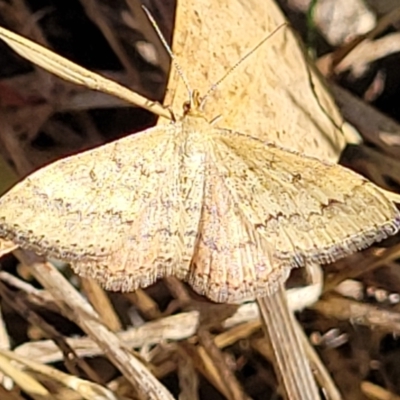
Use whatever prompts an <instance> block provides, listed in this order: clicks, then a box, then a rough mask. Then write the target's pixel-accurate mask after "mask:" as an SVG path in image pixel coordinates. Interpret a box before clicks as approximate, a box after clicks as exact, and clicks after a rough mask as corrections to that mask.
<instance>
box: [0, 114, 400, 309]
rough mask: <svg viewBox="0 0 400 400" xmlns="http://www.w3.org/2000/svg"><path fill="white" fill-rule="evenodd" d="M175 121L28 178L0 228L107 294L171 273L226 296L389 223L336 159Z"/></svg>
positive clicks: (260, 291)
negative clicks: (321, 158) (325, 160)
mask: <svg viewBox="0 0 400 400" xmlns="http://www.w3.org/2000/svg"><path fill="white" fill-rule="evenodd" d="M186 118H187V122H188V123H186V120H185V118H184V119H183V122H178V123H175V124H171V125H168V126H160V127H157V128H151V129H149V130H147V131H144V132H142V133H139V134H137V135H133V136H128V137H126V138H124V139H121V140H119V141H116V142H113V143H111V144H107V145H104V146H101V147H99V148H97V149H94V150H90V151H87V152H84V153H81V154H78V155H76V156H72V157H69V158H66V159H63V160H60V161H58V162H56V163H54V164H51V165H49V166H47V167H45V168H43V169H41V170H39V171H37V172H36V173H34V174H32V175H31V176H30V177H28V178H26V179H25V180H24V181H22V182H21V183H19V184H17V185H16V186H15V187H14V188H13V189H12V190H11V191H10V192H9V193H8V194H6V195H5V196H4V197H3V198H1V199H0V237H2V238H3V239H5V240H8V241H12V242H14V243H16V244H18V245H19V246H21V247H23V248H26V249H31V250H34V251H36V252H38V253H41V254H46V255H48V256H52V257H56V258H60V259H63V260H65V261H70V262H71V264H72V266H73V267H74V269H75V271H76V272H77V273H79V274H81V275H85V276H91V277H94V278H96V279H97V280H98V281H100V283H102V284H103V285H104V286H105V287H106V288H108V289H112V290H124V291H128V290H134V289H136V288H138V287H145V286H148V285H149V284H151V283H153V282H154V281H155V280H156V279H157V278H160V277H163V276H170V275H173V276H176V277H178V278H180V279H183V280H185V281H187V282H189V284H190V285H191V286H192V287H193V288H194V289H195V290H196V291H197V292H199V293H201V294H204V295H206V296H207V297H209V298H211V299H212V300H215V301H221V302H236V301H240V300H242V299H243V298H248V297H255V296H264V295H267V294H268V293H270V292H272V291H273V290H274V288H275V287H276V286H277V284H278V283H279V282H281V281H282V280H284V279H286V277H287V275H288V273H289V271H290V269H291V268H292V267H295V266H303V265H305V263H307V262H319V263H327V262H332V261H334V260H336V259H338V258H340V257H343V256H345V255H347V254H350V253H352V252H355V251H357V250H360V249H363V248H365V247H367V246H369V245H370V244H371V243H373V242H375V241H379V240H382V239H384V238H386V237H387V236H388V235H392V234H394V233H396V232H397V231H398V229H399V226H400V217H399V212H398V211H397V209H396V207H395V205H394V204H393V203H392V202H391V201H390V200H388V199H387V198H386V197H385V196H384V195H383V193H382V192H381V191H380V190H379V189H378V188H377V187H376V186H375V185H373V184H372V183H370V182H369V181H368V180H366V179H364V178H362V177H361V176H359V175H357V174H355V173H353V172H351V171H349V170H347V169H346V168H344V167H341V166H338V165H336V164H327V163H323V162H321V161H319V160H317V159H313V158H310V157H305V156H303V155H299V154H296V153H294V152H290V151H287V150H285V149H282V148H279V147H277V146H274V145H270V144H265V143H263V142H261V141H260V140H258V139H255V138H252V137H249V136H246V135H243V134H240V133H237V132H232V131H229V130H225V129H219V128H214V127H212V126H211V125H209V124H208V123H203V122H201V123H198V121H197V122H196V123H193V124H192V123H191V120H190V118H193V117H186Z"/></svg>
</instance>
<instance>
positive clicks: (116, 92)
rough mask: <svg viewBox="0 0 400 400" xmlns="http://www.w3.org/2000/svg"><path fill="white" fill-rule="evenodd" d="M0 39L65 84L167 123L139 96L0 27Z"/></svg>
mask: <svg viewBox="0 0 400 400" xmlns="http://www.w3.org/2000/svg"><path fill="white" fill-rule="evenodd" d="M0 38H1V39H2V40H4V41H5V42H6V43H7V44H8V45H9V46H10V47H11V48H12V49H13V50H14V51H15V52H17V53H18V54H19V55H21V56H22V57H24V58H26V59H28V60H30V61H32V62H33V63H35V64H37V65H39V66H40V67H42V68H44V69H45V70H46V71H48V72H51V73H52V74H55V75H57V76H59V77H60V78H62V79H65V80H66V81H69V82H72V83H75V84H77V85H81V86H85V87H88V88H90V89H93V90H97V91H101V92H104V93H107V94H110V95H112V96H115V97H118V98H120V99H122V100H125V101H127V102H129V103H131V104H134V105H136V106H139V107H142V108H144V109H146V110H148V111H150V112H152V113H154V114H157V115H159V116H162V117H164V118H168V119H171V113H170V112H169V111H168V110H167V109H166V108H165V107H163V106H162V105H161V104H159V103H157V102H154V101H151V100H149V99H147V98H145V97H143V96H140V95H139V94H137V93H135V92H133V91H131V90H130V89H128V88H126V87H124V86H122V85H119V84H118V83H116V82H114V81H112V80H110V79H107V78H105V77H103V76H101V75H99V74H96V73H94V72H91V71H89V70H87V69H86V68H83V67H81V66H79V65H77V64H75V63H73V62H72V61H69V60H67V59H66V58H64V57H61V56H59V55H58V54H56V53H54V52H52V51H50V50H48V49H46V48H45V47H43V46H40V45H39V44H37V43H35V42H32V41H31V40H29V39H26V38H24V37H23V36H20V35H18V34H16V33H13V32H11V31H9V30H8V29H5V28H3V27H0Z"/></svg>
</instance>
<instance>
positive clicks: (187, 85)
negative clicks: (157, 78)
mask: <svg viewBox="0 0 400 400" xmlns="http://www.w3.org/2000/svg"><path fill="white" fill-rule="evenodd" d="M142 8H143V11H144V12H145V13H146V15H147V18H148V19H149V21H150V23H151V24H152V25H153V28H154V30H155V31H156V33H157V35H158V37H159V38H160V40H161V43H162V44H163V46H164V48H165V50H166V51H167V53H168V54H169V56H170V57H171V60H172V62H173V64H174V66H175V68H176V70H177V72H178V75H179V76H180V77H181V79H182V81H183V83H184V85H185V86H186V89H187V91H188V94H189V99H190V105H192V104H193V90H192V89H191V88H190V85H189V81H188V79H187V78H186V75H185V74H184V73H183V70H182V68H181V66H180V65H179V64H178V61H177V59H176V57H175V54H174V53H173V52H172V49H171V47H169V44H168V43H167V41H166V40H165V37H164V36H163V34H162V32H161V30H160V28H159V27H158V25H157V22H156V20H155V19H154V18H153V16H152V15H151V13H150V11H149V10H148V9H147V7H146V6H143V5H142Z"/></svg>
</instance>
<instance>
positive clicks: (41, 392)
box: [0, 350, 52, 399]
mask: <svg viewBox="0 0 400 400" xmlns="http://www.w3.org/2000/svg"><path fill="white" fill-rule="evenodd" d="M13 359H14V354H13V353H12V352H9V353H8V352H6V351H4V350H0V370H1V372H2V373H3V374H4V375H7V376H8V377H10V378H11V379H12V380H13V381H14V382H15V383H16V384H17V385H18V386H19V387H20V388H21V389H22V390H23V391H24V392H26V393H28V394H30V395H31V396H33V398H36V396H43V398H44V399H46V398H47V399H51V398H52V396H51V395H50V393H49V391H48V390H47V389H46V388H45V387H44V386H43V385H42V384H41V383H39V382H38V381H37V380H36V379H34V378H33V377H32V376H31V375H29V374H28V373H27V372H24V371H21V370H20V369H19V368H17V367H16V366H15V365H13V364H12V362H11V360H13Z"/></svg>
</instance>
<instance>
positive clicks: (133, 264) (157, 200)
mask: <svg viewBox="0 0 400 400" xmlns="http://www.w3.org/2000/svg"><path fill="white" fill-rule="evenodd" d="M173 129H174V126H173V125H171V126H166V127H163V128H152V129H149V130H148V131H145V132H142V133H139V134H136V135H131V136H128V137H126V138H123V139H121V140H118V141H116V142H113V143H110V144H107V145H104V146H101V147H98V148H96V149H94V150H90V151H87V152H84V153H81V154H78V155H75V156H71V157H68V158H65V159H63V160H60V161H57V162H55V163H53V164H51V165H49V166H47V167H45V168H42V169H40V170H38V171H37V172H35V173H33V174H32V175H31V176H29V177H28V178H26V179H25V180H24V181H22V182H21V183H19V184H17V185H16V186H15V187H14V188H12V190H11V191H10V192H9V193H8V194H7V195H5V196H4V197H2V198H1V199H0V237H3V238H8V239H9V240H12V241H13V242H15V243H17V244H18V245H20V246H21V247H22V248H26V249H30V250H33V251H35V252H37V253H39V254H45V255H47V256H51V257H55V258H59V259H62V260H65V261H70V262H71V263H72V266H73V267H74V269H75V270H76V272H78V273H79V274H82V275H85V276H91V277H94V278H97V279H98V280H100V282H101V283H103V285H105V286H106V287H108V288H110V289H115V290H120V289H121V290H132V289H135V288H138V287H143V286H148V285H149V284H151V283H153V282H154V281H155V280H156V279H157V278H159V277H162V276H165V275H173V274H181V273H180V272H179V271H180V270H182V269H183V270H185V271H187V270H188V268H189V264H190V259H191V256H192V253H193V248H194V241H195V237H196V234H197V225H198V221H199V218H200V217H199V216H200V207H201V196H202V193H201V192H200V193H195V190H191V191H190V189H191V188H192V187H195V188H201V187H202V184H201V181H202V179H203V176H202V175H201V174H197V173H196V171H194V172H191V171H178V170H177V166H178V161H179V160H178V159H177V157H174V155H175V147H176V143H175V142H173V138H174V137H173V135H172V134H170V130H173ZM144 135H146V136H145V137H144ZM179 173H183V174H189V175H190V176H191V181H190V183H189V184H188V185H186V189H185V190H186V191H190V193H189V196H190V199H189V200H188V201H186V210H185V209H184V207H183V199H182V195H184V194H185V193H184V191H183V192H179V193H178V190H180V189H181V190H182V188H180V187H179V185H178V180H179V179H180V176H179ZM199 181H200V182H199ZM192 203H194V205H192ZM190 213H191V214H190ZM189 214H190V215H189ZM184 229H186V230H187V231H186V232H184Z"/></svg>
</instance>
